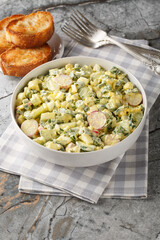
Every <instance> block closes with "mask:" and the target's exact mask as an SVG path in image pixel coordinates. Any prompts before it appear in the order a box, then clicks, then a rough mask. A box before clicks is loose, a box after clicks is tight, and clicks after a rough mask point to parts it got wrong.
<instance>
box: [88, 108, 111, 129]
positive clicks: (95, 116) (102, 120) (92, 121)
mask: <svg viewBox="0 0 160 240" xmlns="http://www.w3.org/2000/svg"><path fill="white" fill-rule="evenodd" d="M87 120H88V123H89V125H90V126H91V127H93V128H94V129H96V130H101V129H102V128H103V127H104V126H105V124H106V120H107V119H106V116H105V114H104V113H103V112H100V111H94V112H91V113H90V114H89V115H88V118H87Z"/></svg>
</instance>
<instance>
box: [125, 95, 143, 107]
mask: <svg viewBox="0 0 160 240" xmlns="http://www.w3.org/2000/svg"><path fill="white" fill-rule="evenodd" d="M125 98H126V101H127V102H128V104H129V105H130V106H132V107H137V106H138V105H139V104H141V103H142V100H143V98H142V94H141V93H140V92H138V93H134V94H127V95H126V96H125Z"/></svg>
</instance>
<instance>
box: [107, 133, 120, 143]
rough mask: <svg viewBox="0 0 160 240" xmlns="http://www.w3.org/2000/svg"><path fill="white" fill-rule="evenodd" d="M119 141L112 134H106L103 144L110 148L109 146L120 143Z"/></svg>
mask: <svg viewBox="0 0 160 240" xmlns="http://www.w3.org/2000/svg"><path fill="white" fill-rule="evenodd" d="M120 140H121V139H120V138H119V137H118V136H116V135H114V134H107V135H106V136H105V138H104V144H105V145H108V146H111V145H114V144H116V143H118V142H120Z"/></svg>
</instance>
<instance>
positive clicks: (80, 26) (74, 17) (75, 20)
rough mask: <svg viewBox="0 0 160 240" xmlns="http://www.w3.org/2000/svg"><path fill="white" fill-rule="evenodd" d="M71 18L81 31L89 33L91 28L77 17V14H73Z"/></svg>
mask: <svg viewBox="0 0 160 240" xmlns="http://www.w3.org/2000/svg"><path fill="white" fill-rule="evenodd" d="M71 20H72V21H73V22H74V24H75V25H76V26H77V27H78V28H79V29H80V30H81V32H83V33H84V34H87V35H88V32H89V30H88V29H87V28H86V27H85V26H84V25H83V24H82V23H81V22H80V21H79V20H78V19H77V17H76V16H74V15H72V16H71Z"/></svg>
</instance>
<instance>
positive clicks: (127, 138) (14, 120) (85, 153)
mask: <svg viewBox="0 0 160 240" xmlns="http://www.w3.org/2000/svg"><path fill="white" fill-rule="evenodd" d="M84 58H85V59H88V60H95V61H104V62H106V64H107V63H108V64H111V65H114V66H116V67H117V68H120V69H121V70H122V71H124V72H125V73H127V75H128V74H129V75H130V76H131V77H132V78H134V79H135V80H136V82H138V84H139V85H140V87H141V90H140V92H141V93H142V97H143V101H144V100H145V105H146V106H145V110H144V114H143V117H142V120H141V122H140V124H139V125H138V127H137V128H136V129H135V130H134V131H133V132H132V133H131V134H130V135H129V136H127V137H126V138H125V139H123V140H122V141H120V142H119V143H116V144H115V145H112V146H108V147H107V148H103V149H100V150H97V151H91V152H79V153H71V152H63V151H57V150H54V149H50V148H46V147H45V146H43V145H41V144H39V143H36V142H34V141H33V140H32V139H30V138H29V137H28V136H27V135H26V134H25V133H24V132H23V131H22V130H21V129H20V127H19V125H18V123H17V121H16V118H15V101H16V96H17V94H18V93H19V92H20V91H18V92H17V89H18V88H19V86H20V85H21V84H22V83H23V82H25V85H24V86H23V87H22V88H21V89H23V88H24V87H25V86H26V84H27V83H28V82H29V81H30V80H31V79H32V78H33V77H31V78H30V79H28V77H29V76H30V75H32V74H33V73H34V75H35V76H34V77H36V76H40V75H41V74H38V75H36V74H35V73H36V71H37V70H40V69H41V68H42V67H43V66H48V65H50V64H52V63H55V64H56V62H61V61H63V60H64V59H65V60H66V61H67V60H68V61H69V60H70V59H77V63H78V59H84ZM68 63H69V62H68ZM84 64H85V63H84ZM97 64H98V63H97ZM59 65H60V64H59ZM62 65H64V64H62ZM91 65H92V64H91ZM57 67H58V66H57ZM59 67H60V66H59ZM54 68H55V67H54ZM103 68H104V67H103ZM49 69H51V68H50V67H49V68H48V70H49ZM48 70H43V72H46V71H48ZM106 70H109V69H106ZM26 79H27V80H26ZM129 80H130V79H129ZM130 81H131V80H130ZM131 82H132V81H131ZM138 89H139V88H138ZM13 105H14V107H13ZM147 105H148V104H147V97H146V93H145V90H144V88H143V86H142V85H141V83H140V81H139V80H138V79H137V78H136V77H135V76H134V75H133V74H132V73H131V72H130V71H128V70H127V69H126V68H124V67H122V66H120V65H119V64H117V63H114V62H112V61H109V60H107V59H105V58H97V57H90V56H83V55H80V56H71V57H63V58H59V59H55V60H51V61H49V62H47V63H44V64H42V65H40V66H38V67H36V68H35V69H33V70H31V71H30V72H29V73H27V74H26V75H25V76H24V77H23V78H22V79H21V80H20V82H19V83H18V84H17V85H16V87H15V89H14V91H13V94H12V97H11V102H10V112H11V117H12V121H13V122H14V125H15V126H16V129H17V130H18V133H20V134H21V136H22V135H23V137H24V138H25V139H26V140H27V141H29V142H30V143H32V144H33V145H34V144H35V146H38V147H39V148H42V149H45V150H47V151H49V152H53V153H55V152H56V153H59V154H64V155H72V156H73V155H74V156H77V155H91V154H94V153H95V152H102V151H106V150H107V149H108V148H112V149H113V151H114V150H115V149H116V148H117V147H118V146H119V147H120V146H121V145H123V144H125V142H128V140H129V139H130V138H132V136H133V134H136V133H137V132H138V131H139V129H140V128H141V126H142V124H143V123H144V122H145V120H146V116H147V111H148V107H147ZM136 141H137V140H136Z"/></svg>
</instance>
